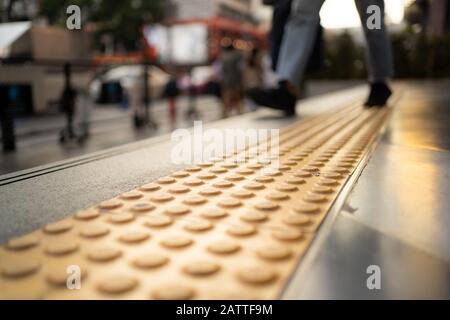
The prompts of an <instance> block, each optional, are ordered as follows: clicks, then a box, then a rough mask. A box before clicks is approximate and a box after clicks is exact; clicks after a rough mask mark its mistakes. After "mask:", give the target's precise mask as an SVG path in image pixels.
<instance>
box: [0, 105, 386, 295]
mask: <svg viewBox="0 0 450 320" xmlns="http://www.w3.org/2000/svg"><path fill="white" fill-rule="evenodd" d="M387 113H388V111H387V110H386V109H381V110H380V109H375V110H374V109H372V110H364V109H362V108H360V107H357V106H349V107H345V108H341V109H339V110H337V111H332V112H328V113H326V114H323V115H321V116H318V117H315V118H312V119H307V120H305V121H299V122H297V123H295V124H294V125H291V126H289V127H287V128H285V129H283V130H282V131H281V134H280V138H279V142H280V146H279V156H280V166H279V167H278V168H276V169H274V168H270V165H271V162H272V159H271V158H273V157H272V156H273V155H267V157H266V158H265V159H260V158H259V159H256V158H255V157H254V156H253V155H252V152H251V151H255V150H257V149H258V148H259V147H258V146H252V147H250V148H247V149H246V150H242V151H240V150H237V151H236V152H233V153H232V154H231V155H230V156H228V157H217V158H214V159H211V160H210V162H203V163H199V164H197V165H195V166H191V167H188V168H186V169H184V170H182V171H177V172H173V173H172V174H170V175H168V176H167V177H162V178H159V179H157V180H156V181H153V182H151V181H149V183H148V184H145V185H143V186H140V187H138V188H136V189H135V190H130V191H128V192H125V193H123V194H121V195H117V196H116V197H115V198H113V199H109V200H105V201H103V202H101V203H99V204H98V205H95V206H93V207H91V208H87V209H84V210H80V211H79V212H76V213H75V214H74V215H73V216H71V217H68V218H66V219H64V220H62V221H56V222H53V223H50V224H48V225H46V226H44V227H43V228H42V229H41V230H37V231H35V232H32V233H31V234H28V235H24V236H22V237H19V238H16V239H11V240H9V241H8V242H7V243H6V244H4V246H2V247H1V248H0V271H1V276H0V298H3V299H5V298H32V299H34V298H36V299H111V298H119V299H191V298H194V299H270V298H277V297H279V296H280V294H281V292H282V289H283V287H284V286H285V284H286V282H287V281H288V279H289V277H290V276H291V274H292V272H293V271H294V268H295V267H296V265H297V263H298V262H299V259H301V257H302V256H303V255H304V253H305V251H306V250H307V248H308V246H309V244H310V243H311V241H312V240H313V238H314V235H315V233H316V232H317V229H318V227H319V225H320V223H321V222H322V221H323V219H324V217H325V216H326V214H327V211H328V209H329V208H330V206H331V204H332V203H333V201H334V199H335V198H336V196H337V195H338V193H339V192H340V190H341V188H342V187H343V185H344V184H345V182H346V181H347V179H348V177H349V175H351V173H352V171H353V169H354V167H355V166H356V165H357V164H358V162H359V160H360V159H361V157H362V156H363V155H364V153H365V152H366V150H367V147H368V145H369V144H370V142H371V141H372V140H373V139H374V138H375V136H376V134H377V133H378V131H379V130H380V128H381V126H382V125H383V122H384V120H385V119H386V117H387ZM268 168H269V170H267V169H268ZM71 265H76V266H79V267H80V269H81V275H82V277H81V289H79V290H69V289H68V288H67V287H66V278H67V276H68V275H67V273H66V268H67V266H71Z"/></svg>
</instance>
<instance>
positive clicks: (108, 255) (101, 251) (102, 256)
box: [87, 247, 122, 262]
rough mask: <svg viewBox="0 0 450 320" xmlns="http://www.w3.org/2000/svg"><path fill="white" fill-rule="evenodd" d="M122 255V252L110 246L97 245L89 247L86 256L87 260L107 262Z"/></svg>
mask: <svg viewBox="0 0 450 320" xmlns="http://www.w3.org/2000/svg"><path fill="white" fill-rule="evenodd" d="M121 255H122V252H121V251H120V250H119V249H115V248H111V247H97V248H94V249H91V250H90V251H89V252H88V254H87V257H88V259H89V260H91V261H94V262H107V261H112V260H114V259H117V258H118V257H120V256H121Z"/></svg>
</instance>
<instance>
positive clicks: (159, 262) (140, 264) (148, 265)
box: [131, 253, 169, 269]
mask: <svg viewBox="0 0 450 320" xmlns="http://www.w3.org/2000/svg"><path fill="white" fill-rule="evenodd" d="M168 262H169V258H168V257H167V256H166V255H164V254H161V253H149V254H145V255H142V256H139V257H137V258H135V259H133V261H132V262H131V264H132V265H133V266H135V267H136V268H139V269H154V268H158V267H161V266H163V265H165V264H167V263H168Z"/></svg>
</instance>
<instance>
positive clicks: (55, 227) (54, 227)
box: [44, 220, 73, 234]
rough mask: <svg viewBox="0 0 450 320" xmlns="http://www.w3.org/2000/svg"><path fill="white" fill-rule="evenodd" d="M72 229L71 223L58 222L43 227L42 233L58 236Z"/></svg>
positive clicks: (65, 221) (66, 221)
mask: <svg viewBox="0 0 450 320" xmlns="http://www.w3.org/2000/svg"><path fill="white" fill-rule="evenodd" d="M72 228H73V223H72V222H70V221H68V220H63V221H58V222H54V223H51V224H48V225H46V226H45V227H44V232H45V233H48V234H59V233H63V232H66V231H69V230H70V229H72Z"/></svg>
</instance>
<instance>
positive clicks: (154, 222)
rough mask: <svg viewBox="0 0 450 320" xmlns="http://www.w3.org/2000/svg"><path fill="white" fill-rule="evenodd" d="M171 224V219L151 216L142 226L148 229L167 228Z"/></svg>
mask: <svg viewBox="0 0 450 320" xmlns="http://www.w3.org/2000/svg"><path fill="white" fill-rule="evenodd" d="M172 223H173V219H172V218H170V217H167V216H161V215H153V216H148V217H146V219H145V222H144V225H145V226H147V227H150V228H161V227H167V226H169V225H171V224H172Z"/></svg>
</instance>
